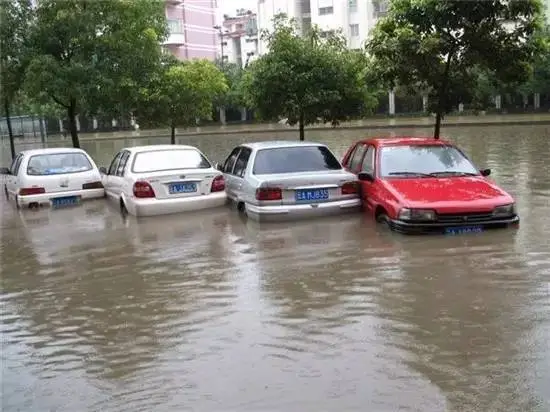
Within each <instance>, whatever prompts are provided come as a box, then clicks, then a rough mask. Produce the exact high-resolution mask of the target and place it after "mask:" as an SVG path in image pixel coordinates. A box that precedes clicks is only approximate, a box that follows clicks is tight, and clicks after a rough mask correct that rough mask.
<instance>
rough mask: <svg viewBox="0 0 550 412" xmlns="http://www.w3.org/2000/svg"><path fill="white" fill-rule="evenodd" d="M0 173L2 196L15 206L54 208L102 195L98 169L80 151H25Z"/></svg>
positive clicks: (60, 149)
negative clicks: (2, 177) (2, 178)
mask: <svg viewBox="0 0 550 412" xmlns="http://www.w3.org/2000/svg"><path fill="white" fill-rule="evenodd" d="M0 174H2V175H4V191H5V193H6V197H7V198H8V199H14V200H15V203H16V205H17V207H29V208H33V207H40V206H52V207H54V208H58V207H64V206H74V205H78V204H79V203H80V202H81V201H82V200H84V199H94V198H101V197H104V196H105V191H104V189H103V184H102V182H101V175H100V173H99V169H98V168H97V166H96V164H95V163H94V161H93V159H92V158H91V157H90V156H89V155H88V154H87V153H86V152H85V151H84V150H82V149H74V148H63V147H62V148H50V149H33V150H25V151H22V152H20V153H18V154H17V156H15V159H13V162H12V164H11V166H10V167H9V168H2V169H0Z"/></svg>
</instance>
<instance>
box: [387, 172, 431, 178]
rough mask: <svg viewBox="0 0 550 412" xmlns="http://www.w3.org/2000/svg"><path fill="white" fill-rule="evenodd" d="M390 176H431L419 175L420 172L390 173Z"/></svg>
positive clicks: (429, 175)
mask: <svg viewBox="0 0 550 412" xmlns="http://www.w3.org/2000/svg"><path fill="white" fill-rule="evenodd" d="M388 175H390V176H422V177H432V175H431V174H428V173H421V172H390V173H388Z"/></svg>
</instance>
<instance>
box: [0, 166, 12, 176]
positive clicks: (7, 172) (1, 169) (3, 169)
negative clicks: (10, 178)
mask: <svg viewBox="0 0 550 412" xmlns="http://www.w3.org/2000/svg"><path fill="white" fill-rule="evenodd" d="M0 175H11V172H10V169H8V168H7V167H0Z"/></svg>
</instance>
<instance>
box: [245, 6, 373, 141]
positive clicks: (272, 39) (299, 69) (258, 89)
mask: <svg viewBox="0 0 550 412" xmlns="http://www.w3.org/2000/svg"><path fill="white" fill-rule="evenodd" d="M262 37H263V39H264V40H266V41H267V43H268V47H269V52H268V53H267V54H265V55H263V56H262V57H260V58H259V59H257V60H255V61H254V62H253V63H251V64H250V66H249V69H248V70H247V71H246V73H245V76H244V79H243V83H242V84H243V87H244V93H245V98H246V101H247V102H248V104H247V106H248V107H251V108H255V109H256V110H257V111H258V113H259V115H260V117H262V118H263V119H265V120H278V119H280V118H285V117H286V118H287V122H288V123H289V124H290V125H295V124H298V126H299V132H300V140H304V137H305V136H304V134H305V131H304V129H305V126H306V125H309V124H312V123H316V122H318V121H321V122H324V123H331V124H333V125H337V124H338V123H339V122H340V121H341V120H346V119H348V118H350V117H353V116H359V115H361V114H362V113H363V112H364V111H365V110H367V109H370V108H372V105H373V98H372V95H371V94H370V93H368V90H367V88H366V68H367V65H366V63H367V61H366V57H365V55H364V54H363V53H359V52H356V51H351V50H349V49H348V48H347V47H346V42H345V40H344V39H343V37H342V36H341V35H340V34H339V33H322V32H321V31H320V30H319V29H318V28H317V27H313V28H312V29H311V30H310V31H309V32H308V33H306V34H305V35H304V36H302V35H300V33H299V30H298V27H297V25H296V22H295V21H294V20H289V19H287V17H286V16H285V15H278V16H276V17H275V19H274V30H273V32H264V33H263V34H262ZM367 97H370V98H367ZM374 100H375V99H374Z"/></svg>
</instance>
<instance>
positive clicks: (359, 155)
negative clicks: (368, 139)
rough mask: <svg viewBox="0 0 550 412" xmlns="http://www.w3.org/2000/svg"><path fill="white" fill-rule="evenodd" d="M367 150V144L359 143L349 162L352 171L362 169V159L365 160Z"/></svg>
mask: <svg viewBox="0 0 550 412" xmlns="http://www.w3.org/2000/svg"><path fill="white" fill-rule="evenodd" d="M366 151H367V145H365V144H361V145H359V147H358V148H357V150H355V151H354V152H353V154H352V155H351V157H350V159H349V162H348V169H349V170H352V171H359V170H360V169H359V167H360V166H361V161H362V160H363V155H364V154H365V152H366Z"/></svg>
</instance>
